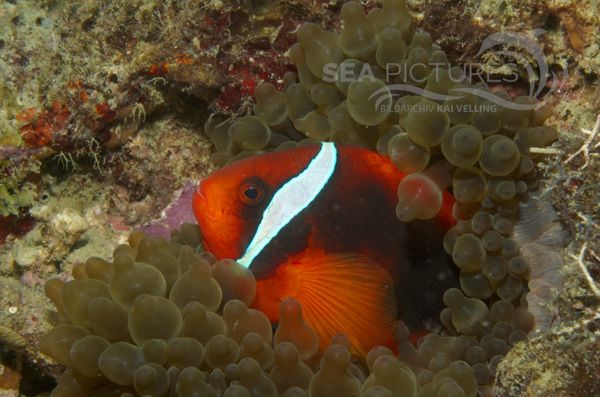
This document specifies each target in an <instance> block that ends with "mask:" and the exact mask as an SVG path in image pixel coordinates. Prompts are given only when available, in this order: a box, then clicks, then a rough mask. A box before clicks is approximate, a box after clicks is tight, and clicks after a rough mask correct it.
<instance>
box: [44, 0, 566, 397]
mask: <svg viewBox="0 0 600 397" xmlns="http://www.w3.org/2000/svg"><path fill="white" fill-rule="evenodd" d="M341 15H342V19H343V28H342V30H341V32H340V33H339V34H335V33H332V32H328V31H326V30H324V29H322V28H321V27H320V26H318V25H315V24H308V23H307V24H304V25H302V26H300V27H299V28H298V31H297V36H298V43H297V44H294V45H293V46H292V48H290V51H289V56H290V59H291V60H292V62H293V63H294V64H295V65H296V68H297V77H298V79H299V81H296V76H292V75H287V76H286V79H285V88H284V91H283V92H281V91H278V90H277V89H276V88H275V87H274V86H273V85H271V84H268V83H264V84H261V85H260V86H259V87H257V89H256V106H255V110H254V115H252V116H243V117H239V118H237V119H235V120H228V119H224V118H223V117H222V116H219V115H213V116H212V117H211V118H210V119H209V120H208V121H207V123H206V125H205V132H206V134H207V135H208V136H209V137H210V138H211V140H212V141H213V143H214V145H215V148H216V153H215V154H214V155H213V160H214V161H215V162H216V163H218V164H225V163H231V162H234V161H236V160H238V159H241V158H243V157H247V156H252V155H256V154H260V153H264V152H267V151H274V150H284V149H286V148H291V147H294V146H297V145H303V144H305V143H306V141H305V140H306V139H309V140H311V141H333V142H337V143H344V144H355V145H361V146H365V147H368V148H370V149H373V150H377V151H378V152H380V153H381V154H383V155H386V156H389V157H390V159H391V160H392V162H393V163H394V165H395V166H396V167H397V168H398V169H399V170H400V171H402V172H404V173H406V174H407V175H408V176H406V177H405V178H404V179H403V180H402V182H401V183H400V184H399V186H398V200H399V202H398V205H397V207H396V215H397V217H398V218H399V219H400V220H402V221H406V222H409V221H412V220H414V219H429V218H431V217H433V216H435V215H436V214H437V213H438V212H439V211H440V210H441V206H442V199H441V196H442V193H443V192H444V191H446V190H449V191H451V192H452V194H453V196H454V199H455V200H456V202H455V203H454V206H453V208H452V215H453V217H454V219H455V220H456V224H455V225H454V226H453V227H452V228H451V229H450V230H449V231H448V232H447V233H446V235H445V237H444V239H443V246H444V249H445V250H446V252H447V254H448V255H450V256H451V257H452V259H453V261H454V264H455V265H456V267H457V269H458V270H457V271H458V272H459V273H460V288H450V289H448V290H447V291H446V292H445V293H444V295H443V302H444V305H445V306H446V307H445V309H443V310H442V311H441V313H440V315H439V319H440V323H441V325H442V326H443V329H442V330H441V331H439V332H431V333H429V334H427V335H426V336H424V337H422V338H421V339H420V340H418V341H417V342H416V344H414V343H413V341H411V335H410V332H409V330H408V329H407V328H406V326H405V324H404V323H403V322H402V321H398V322H397V324H396V326H395V335H394V342H395V348H396V350H397V352H394V351H392V350H390V349H389V348H387V347H383V346H379V347H374V348H373V349H371V350H370V351H369V353H368V354H367V355H366V357H359V356H355V355H352V354H351V346H350V343H349V341H348V339H347V338H345V337H344V336H343V335H338V336H336V337H334V338H333V340H332V341H331V343H330V344H329V347H327V348H326V349H325V350H324V351H323V352H322V353H321V352H320V350H319V342H320V341H319V340H318V337H317V335H316V333H315V330H314V329H313V327H312V326H311V324H310V323H308V322H306V321H305V320H304V319H303V317H302V306H301V305H300V304H299V302H298V301H296V300H295V299H293V298H289V299H287V300H284V301H283V302H282V304H281V306H280V317H279V318H280V322H279V324H278V325H277V327H276V329H275V332H273V329H272V325H271V322H270V321H269V319H268V318H267V316H266V315H265V314H263V313H262V312H260V311H258V310H256V309H253V308H250V306H251V305H252V302H253V300H254V298H255V295H256V285H255V280H254V276H253V275H252V273H251V272H250V271H249V270H248V269H246V268H245V267H243V266H241V265H239V264H237V263H236V262H235V261H233V260H231V259H221V260H218V261H217V260H216V259H215V257H214V256H213V255H212V254H210V253H208V252H206V251H203V249H202V244H201V236H200V234H199V232H198V228H197V226H196V225H190V224H184V225H182V227H181V229H180V230H177V231H175V232H174V234H173V237H172V239H171V240H170V241H167V240H164V239H161V238H157V237H150V236H145V235H143V234H142V233H140V232H133V233H132V234H131V236H130V238H129V244H125V245H121V246H118V247H116V248H115V250H114V252H113V260H112V261H111V262H109V261H105V260H102V259H99V258H90V259H89V260H88V261H87V262H86V263H85V264H82V265H81V266H77V267H75V268H74V269H73V280H71V281H67V282H63V281H60V280H58V279H52V280H49V281H48V282H47V284H46V294H47V295H48V297H49V298H50V299H51V300H52V301H53V303H54V304H55V305H56V308H57V311H58V313H59V316H60V318H61V322H60V324H59V325H57V326H56V327H55V328H54V329H53V330H51V331H50V332H49V333H48V334H46V335H45V336H44V337H43V338H42V339H41V340H40V343H39V347H40V350H41V351H42V352H43V353H45V354H48V355H49V356H51V357H53V358H54V359H55V360H56V361H58V362H59V363H60V364H62V365H64V366H65V367H67V370H66V371H65V372H64V374H63V375H62V377H61V378H60V380H59V383H58V386H57V387H56V389H55V390H54V391H53V393H52V395H53V396H56V397H59V396H66V397H71V396H113V395H114V396H135V395H152V396H181V397H184V396H219V397H221V396H227V397H234V396H236V397H237V396H252V397H258V396H284V397H300V396H311V397H328V396H357V397H358V396H365V397H366V396H369V397H375V396H379V397H384V396H393V397H404V396H407V397H454V396H456V397H461V396H465V397H469V396H471V397H474V396H477V395H481V396H491V395H492V387H493V382H494V375H495V372H496V368H497V366H498V364H499V362H500V361H501V360H502V358H503V356H504V355H505V354H506V353H507V352H508V350H509V349H510V348H511V346H513V345H514V344H516V343H518V342H519V341H522V340H524V339H526V338H527V337H528V334H530V333H531V332H532V331H534V330H537V329H544V328H546V327H547V326H548V325H549V323H550V321H551V319H552V314H553V313H552V312H550V311H549V309H548V308H547V307H546V306H545V305H544V302H545V301H546V300H547V299H548V296H549V295H550V294H551V290H552V288H554V287H557V286H558V285H559V284H560V274H559V267H560V265H561V262H560V260H557V259H556V256H553V252H555V250H557V249H559V248H560V247H561V244H562V240H563V238H562V232H561V229H560V226H558V225H557V224H556V223H555V218H556V216H555V214H554V212H553V210H552V209H551V208H550V206H549V205H546V204H544V203H543V202H542V201H541V200H538V197H537V195H536V188H537V173H536V169H535V166H534V165H535V163H534V162H535V161H536V159H537V156H539V155H538V154H535V153H532V152H530V150H529V149H530V148H531V147H543V146H547V145H549V144H551V143H552V142H553V141H554V140H555V139H557V133H556V131H555V130H553V129H552V128H550V127H546V126H544V125H543V123H544V120H545V118H546V117H547V116H548V112H547V109H544V108H536V109H533V108H531V109H530V110H514V109H512V108H508V107H501V106H496V107H491V103H490V102H489V101H488V100H487V99H481V98H479V97H476V96H473V95H464V96H462V97H460V99H445V100H440V99H425V98H422V97H420V96H418V95H405V96H401V97H400V98H399V99H397V100H393V95H392V91H391V90H390V88H388V86H389V85H391V84H398V83H402V84H407V85H410V86H412V87H418V88H424V89H425V90H427V91H428V92H434V93H438V94H442V95H446V94H448V95H449V97H451V96H452V94H453V93H455V92H458V91H455V90H457V89H459V88H465V87H473V86H474V85H472V84H471V82H469V81H468V79H466V78H465V77H464V76H460V72H461V71H460V69H457V68H453V67H450V66H448V67H446V68H443V69H441V70H440V69H439V68H436V69H435V70H434V69H433V67H431V66H430V65H433V64H434V63H435V64H439V63H442V62H441V61H444V62H445V59H446V56H445V54H444V52H443V51H442V50H441V49H440V48H439V47H438V46H437V45H435V44H434V43H432V40H431V37H430V36H429V34H427V33H425V32H415V31H414V28H413V27H412V22H411V18H410V15H409V14H408V12H407V10H406V8H405V6H404V3H403V1H402V0H387V1H384V2H383V7H382V8H373V9H371V10H370V11H369V12H368V13H367V14H365V12H364V10H363V9H362V7H361V6H360V5H359V4H358V3H355V2H347V3H345V4H344V6H343V7H342V10H341ZM389 63H401V64H403V65H405V66H406V67H409V68H410V66H411V65H417V64H419V65H420V64H425V65H428V66H427V67H426V68H424V69H421V70H420V71H419V73H420V74H421V76H416V75H411V76H396V77H394V81H391V82H390V81H386V80H385V77H386V76H385V72H384V69H385V67H386V65H387V64H389ZM327 65H336V66H337V67H336V68H334V69H333V72H334V73H333V74H332V76H333V80H330V79H329V77H330V76H329V75H327V74H326V73H325V71H326V70H327V67H328V66H327ZM366 69H369V70H371V71H372V74H369V75H363V74H362V73H361V72H362V71H363V70H366ZM342 72H343V73H342ZM348 73H349V75H350V78H349V79H348V76H347V74H348ZM342 76H345V77H344V78H342ZM404 77H405V78H404ZM417 77H422V79H418V78H417ZM478 89H480V90H484V88H483V87H478ZM453 90H454V91H453ZM374 94H376V95H374ZM497 95H500V96H502V97H503V98H505V99H506V100H509V101H511V102H512V103H517V104H523V103H528V101H529V99H527V98H524V97H517V98H514V99H511V98H509V97H508V95H507V94H505V93H499V94H497ZM457 102H461V103H462V104H463V105H465V104H466V105H470V106H462V107H459V106H456V105H457ZM476 105H480V106H479V107H477V106H476ZM484 105H485V106H484ZM477 109H485V111H478V110H477ZM489 109H493V110H492V111H490V110H489ZM415 187H417V191H418V192H419V195H418V197H416V198H415V197H414V195H413V194H412V193H413V192H414V191H415ZM409 192H410V194H409ZM542 251H543V252H545V255H544V256H539V253H540V252H542ZM433 276H435V275H433ZM414 304H418V302H415V303H414ZM373 326H374V327H376V326H377V324H373ZM325 342H326V343H325V344H327V343H329V341H325Z"/></svg>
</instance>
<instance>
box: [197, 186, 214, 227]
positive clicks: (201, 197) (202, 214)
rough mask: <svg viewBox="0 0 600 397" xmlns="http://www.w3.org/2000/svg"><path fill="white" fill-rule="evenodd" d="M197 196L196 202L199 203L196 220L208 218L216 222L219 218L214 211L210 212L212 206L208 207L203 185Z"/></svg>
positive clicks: (199, 188) (199, 187)
mask: <svg viewBox="0 0 600 397" xmlns="http://www.w3.org/2000/svg"><path fill="white" fill-rule="evenodd" d="M195 194H196V197H195V201H196V203H197V214H196V218H198V220H200V219H202V218H206V219H208V220H209V221H211V222H214V221H216V220H217V216H216V215H215V213H214V211H211V210H210V206H209V205H208V198H207V197H206V195H205V194H204V192H203V189H202V183H201V184H200V186H198V189H196V192H195Z"/></svg>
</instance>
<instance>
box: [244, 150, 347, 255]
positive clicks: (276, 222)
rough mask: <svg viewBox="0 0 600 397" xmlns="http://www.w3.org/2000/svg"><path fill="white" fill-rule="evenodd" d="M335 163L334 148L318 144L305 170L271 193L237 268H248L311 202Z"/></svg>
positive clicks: (335, 153)
mask: <svg viewBox="0 0 600 397" xmlns="http://www.w3.org/2000/svg"><path fill="white" fill-rule="evenodd" d="M336 163H337V149H336V147H335V144H334V143H331V142H324V143H322V144H321V149H320V150H319V152H318V153H317V155H316V156H315V157H314V158H313V159H312V160H311V161H310V163H309V164H308V166H307V167H306V168H305V169H304V170H302V172H300V173H299V174H298V175H296V176H295V177H293V178H291V179H290V180H289V181H287V182H286V183H285V184H284V185H283V186H281V188H279V190H277V192H275V194H274V195H273V198H272V199H271V201H270V202H269V205H268V206H267V208H266V209H265V211H264V213H263V216H262V219H261V221H260V223H259V225H258V228H257V229H256V233H255V234H254V237H253V238H252V240H251V241H250V243H249V244H248V247H247V248H246V252H245V253H244V255H242V257H241V258H239V259H238V260H237V261H238V262H239V263H240V264H242V265H243V266H245V267H250V266H251V265H252V262H253V261H254V258H256V257H257V256H258V255H259V254H260V253H261V251H262V250H263V249H264V248H265V247H266V246H267V245H268V244H269V242H270V241H271V240H272V239H273V238H275V237H276V236H277V234H279V232H280V231H281V229H283V228H284V227H285V226H286V225H287V224H288V223H289V222H290V221H291V220H292V219H293V218H294V217H295V216H296V215H298V214H299V213H300V212H301V211H302V210H303V209H304V208H306V207H307V206H308V205H309V204H310V203H312V202H313V201H314V199H315V198H316V197H317V196H318V195H319V193H320V192H321V191H322V190H323V188H324V187H325V185H327V182H328V181H329V179H330V178H331V176H332V175H333V172H334V170H335V165H336Z"/></svg>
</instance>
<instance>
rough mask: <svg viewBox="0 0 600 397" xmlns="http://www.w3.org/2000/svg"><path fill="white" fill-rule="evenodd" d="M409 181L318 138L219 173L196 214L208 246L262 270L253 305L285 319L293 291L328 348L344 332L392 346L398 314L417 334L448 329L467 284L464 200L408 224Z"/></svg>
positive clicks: (357, 151)
mask: <svg viewBox="0 0 600 397" xmlns="http://www.w3.org/2000/svg"><path fill="white" fill-rule="evenodd" d="M404 176H405V175H404V174H403V173H401V172H400V171H398V169H397V168H396V167H395V166H394V165H393V163H392V162H391V161H390V160H389V159H388V158H387V157H384V156H381V155H380V154H378V153H376V152H373V151H371V150H368V149H365V148H361V147H355V146H347V145H341V144H334V143H320V144H317V143H315V144H309V145H305V146H300V147H296V148H292V149H287V150H281V151H275V152H270V153H267V154H263V155H259V156H254V157H251V158H246V159H243V160H240V161H238V162H236V163H234V164H232V165H229V166H226V167H224V168H222V169H220V170H218V171H216V172H214V173H213V174H212V175H210V176H209V177H208V178H206V179H205V180H203V181H202V182H201V183H200V186H199V187H198V189H197V190H196V192H195V194H194V198H193V207H194V213H195V216H196V218H197V220H198V223H199V224H200V229H201V231H202V237H203V241H204V244H205V247H206V249H207V250H209V251H211V252H212V253H213V254H214V255H215V256H216V257H217V258H219V259H222V258H233V259H236V260H237V261H238V262H239V263H240V264H242V265H243V266H245V267H248V268H249V269H250V270H251V271H252V272H253V274H254V275H255V277H256V280H257V291H256V298H255V300H254V302H253V304H252V306H254V307H256V308H258V309H260V310H261V311H263V312H264V313H265V314H266V315H267V316H268V317H269V319H270V320H271V321H272V322H274V323H276V322H277V321H278V317H279V304H280V302H281V301H282V300H283V299H285V298H286V297H289V296H292V297H294V298H296V299H297V300H298V301H300V303H301V304H302V308H303V313H304V317H305V319H306V320H307V321H308V322H309V324H311V325H312V326H313V328H314V329H315V330H316V331H317V334H318V335H319V339H320V343H321V347H322V348H323V347H325V346H327V345H328V344H329V342H330V340H331V338H332V337H333V336H334V335H336V334H338V333H343V334H345V335H346V336H347V337H348V339H349V340H350V343H351V344H352V346H353V348H354V349H356V351H357V352H359V353H361V354H366V353H367V352H368V351H369V349H370V348H371V347H373V346H376V345H380V344H384V343H387V342H389V341H390V338H391V335H392V332H393V331H392V329H393V323H394V321H395V320H396V319H398V318H399V319H401V320H402V321H404V322H405V323H406V324H407V325H408V326H409V328H411V329H413V330H416V329H421V330H422V329H423V328H424V324H425V323H426V322H427V321H430V320H432V319H435V321H436V322H437V318H438V317H439V312H440V310H441V309H442V307H443V304H442V295H443V292H444V291H445V290H446V289H447V288H449V287H450V286H456V285H457V275H456V274H455V270H454V265H452V262H451V259H450V257H449V256H448V255H447V254H446V253H445V251H444V249H443V245H442V241H443V236H444V233H445V231H446V230H447V229H448V228H449V227H450V226H451V225H452V224H453V222H454V221H453V220H452V217H451V207H452V203H453V198H452V196H451V195H450V194H449V193H448V192H444V196H443V205H442V210H441V212H440V213H439V214H438V215H437V216H436V217H435V218H434V219H431V220H417V221H412V222H408V223H406V222H401V221H399V220H398V218H397V217H396V214H395V207H396V204H397V202H398V196H397V188H398V184H399V182H400V181H401V180H402V178H403V177H404Z"/></svg>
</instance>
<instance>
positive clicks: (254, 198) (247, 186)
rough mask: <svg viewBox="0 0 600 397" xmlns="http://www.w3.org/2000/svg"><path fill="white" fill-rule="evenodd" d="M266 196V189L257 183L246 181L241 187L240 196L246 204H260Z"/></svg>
mask: <svg viewBox="0 0 600 397" xmlns="http://www.w3.org/2000/svg"><path fill="white" fill-rule="evenodd" d="M264 196H265V193H264V189H263V188H262V186H260V185H259V184H257V183H251V182H246V183H244V184H242V186H241V188H240V198H241V200H242V202H243V203H244V204H247V205H258V204H260V203H261V202H262V200H263V198H264Z"/></svg>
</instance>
